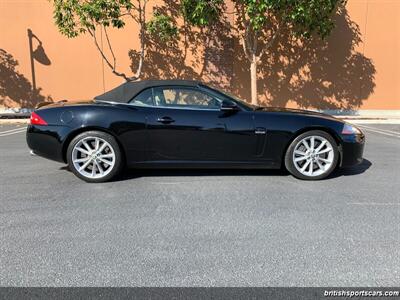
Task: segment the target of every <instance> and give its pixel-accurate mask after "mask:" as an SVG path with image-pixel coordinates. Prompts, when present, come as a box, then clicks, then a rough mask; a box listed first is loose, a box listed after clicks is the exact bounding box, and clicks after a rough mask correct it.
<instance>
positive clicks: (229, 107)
mask: <svg viewBox="0 0 400 300" xmlns="http://www.w3.org/2000/svg"><path fill="white" fill-rule="evenodd" d="M220 109H221V111H238V110H239V107H238V106H237V104H236V103H235V102H233V101H227V100H224V101H222V102H221V107H220Z"/></svg>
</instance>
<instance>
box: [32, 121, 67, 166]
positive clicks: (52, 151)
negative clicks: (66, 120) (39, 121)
mask: <svg viewBox="0 0 400 300" xmlns="http://www.w3.org/2000/svg"><path fill="white" fill-rule="evenodd" d="M63 131H64V127H63V126H39V125H29V126H28V129H27V131H26V142H27V144H28V147H29V148H30V149H31V150H32V152H33V153H34V154H36V155H38V156H42V157H44V158H47V159H51V160H55V161H59V162H64V159H63V152H62V137H63Z"/></svg>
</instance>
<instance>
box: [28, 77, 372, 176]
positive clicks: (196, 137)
mask: <svg viewBox="0 0 400 300" xmlns="http://www.w3.org/2000/svg"><path fill="white" fill-rule="evenodd" d="M27 143H28V146H29V148H30V149H31V150H32V152H33V153H35V154H37V155H39V156H42V157H45V158H48V159H51V160H55V161H59V162H62V163H68V165H69V168H70V169H71V170H72V172H73V173H74V174H75V175H76V176H78V177H79V178H81V179H83V180H85V181H87V182H104V181H108V180H110V179H112V178H113V177H114V176H116V175H117V174H118V173H119V172H120V171H121V170H122V168H123V167H131V168H203V169H204V168H235V169H240V168H242V169H278V168H283V167H286V169H287V170H288V171H289V172H290V173H291V174H292V175H294V176H295V177H297V178H300V179H306V180H307V179H311V180H317V179H322V178H325V177H327V176H328V175H329V174H330V173H331V172H332V171H333V170H334V169H335V168H337V167H348V166H352V165H356V164H358V163H360V162H361V161H362V154H363V148H364V143H365V137H364V134H363V133H362V132H361V131H360V130H359V129H358V128H357V127H355V126H354V125H351V124H348V123H345V122H343V121H341V120H339V119H336V118H334V117H332V116H329V115H326V114H322V113H318V112H313V111H306V110H295V109H285V108H268V107H258V106H252V105H250V104H248V103H246V102H244V101H242V100H240V99H237V98H236V97H235V96H233V95H230V94H229V93H226V92H224V91H221V90H219V89H215V88H212V87H209V86H206V85H204V84H203V83H201V82H195V81H183V80H145V81H138V82H127V83H124V84H122V85H120V86H118V87H116V88H115V89H113V90H111V91H109V92H106V93H104V94H102V95H100V96H97V97H95V98H94V100H90V101H85V102H68V101H64V102H59V103H54V104H50V105H46V106H43V107H41V108H39V109H37V110H35V111H34V112H33V113H32V115H31V123H30V125H29V126H28V129H27Z"/></svg>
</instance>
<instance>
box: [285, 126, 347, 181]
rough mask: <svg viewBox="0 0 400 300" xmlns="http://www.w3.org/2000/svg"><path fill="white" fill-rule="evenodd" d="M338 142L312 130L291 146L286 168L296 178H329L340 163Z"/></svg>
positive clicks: (321, 132)
mask: <svg viewBox="0 0 400 300" xmlns="http://www.w3.org/2000/svg"><path fill="white" fill-rule="evenodd" d="M338 157H339V152H338V146H337V144H336V141H335V140H334V139H333V138H332V136H331V135H330V134H328V133H326V132H324V131H320V130H312V131H308V132H305V133H303V134H300V135H299V136H298V137H297V138H295V139H294V141H293V142H292V143H291V144H290V146H289V148H288V150H287V152H286V155H285V166H286V168H287V169H288V171H289V172H290V173H291V174H292V175H293V176H295V177H297V178H300V179H305V180H318V179H323V178H325V177H327V176H328V175H329V174H330V173H331V172H332V171H333V170H334V169H335V168H336V165H337V162H338Z"/></svg>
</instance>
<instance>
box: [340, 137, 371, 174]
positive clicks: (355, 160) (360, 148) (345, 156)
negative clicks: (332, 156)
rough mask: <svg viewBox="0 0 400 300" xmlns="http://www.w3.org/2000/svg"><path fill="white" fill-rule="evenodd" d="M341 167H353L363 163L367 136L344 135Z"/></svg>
mask: <svg viewBox="0 0 400 300" xmlns="http://www.w3.org/2000/svg"><path fill="white" fill-rule="evenodd" d="M341 138H342V144H341V151H340V152H341V163H340V166H341V167H351V166H354V165H358V164H360V163H361V162H362V161H363V153H364V146H365V135H364V134H354V135H342V136H341Z"/></svg>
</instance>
